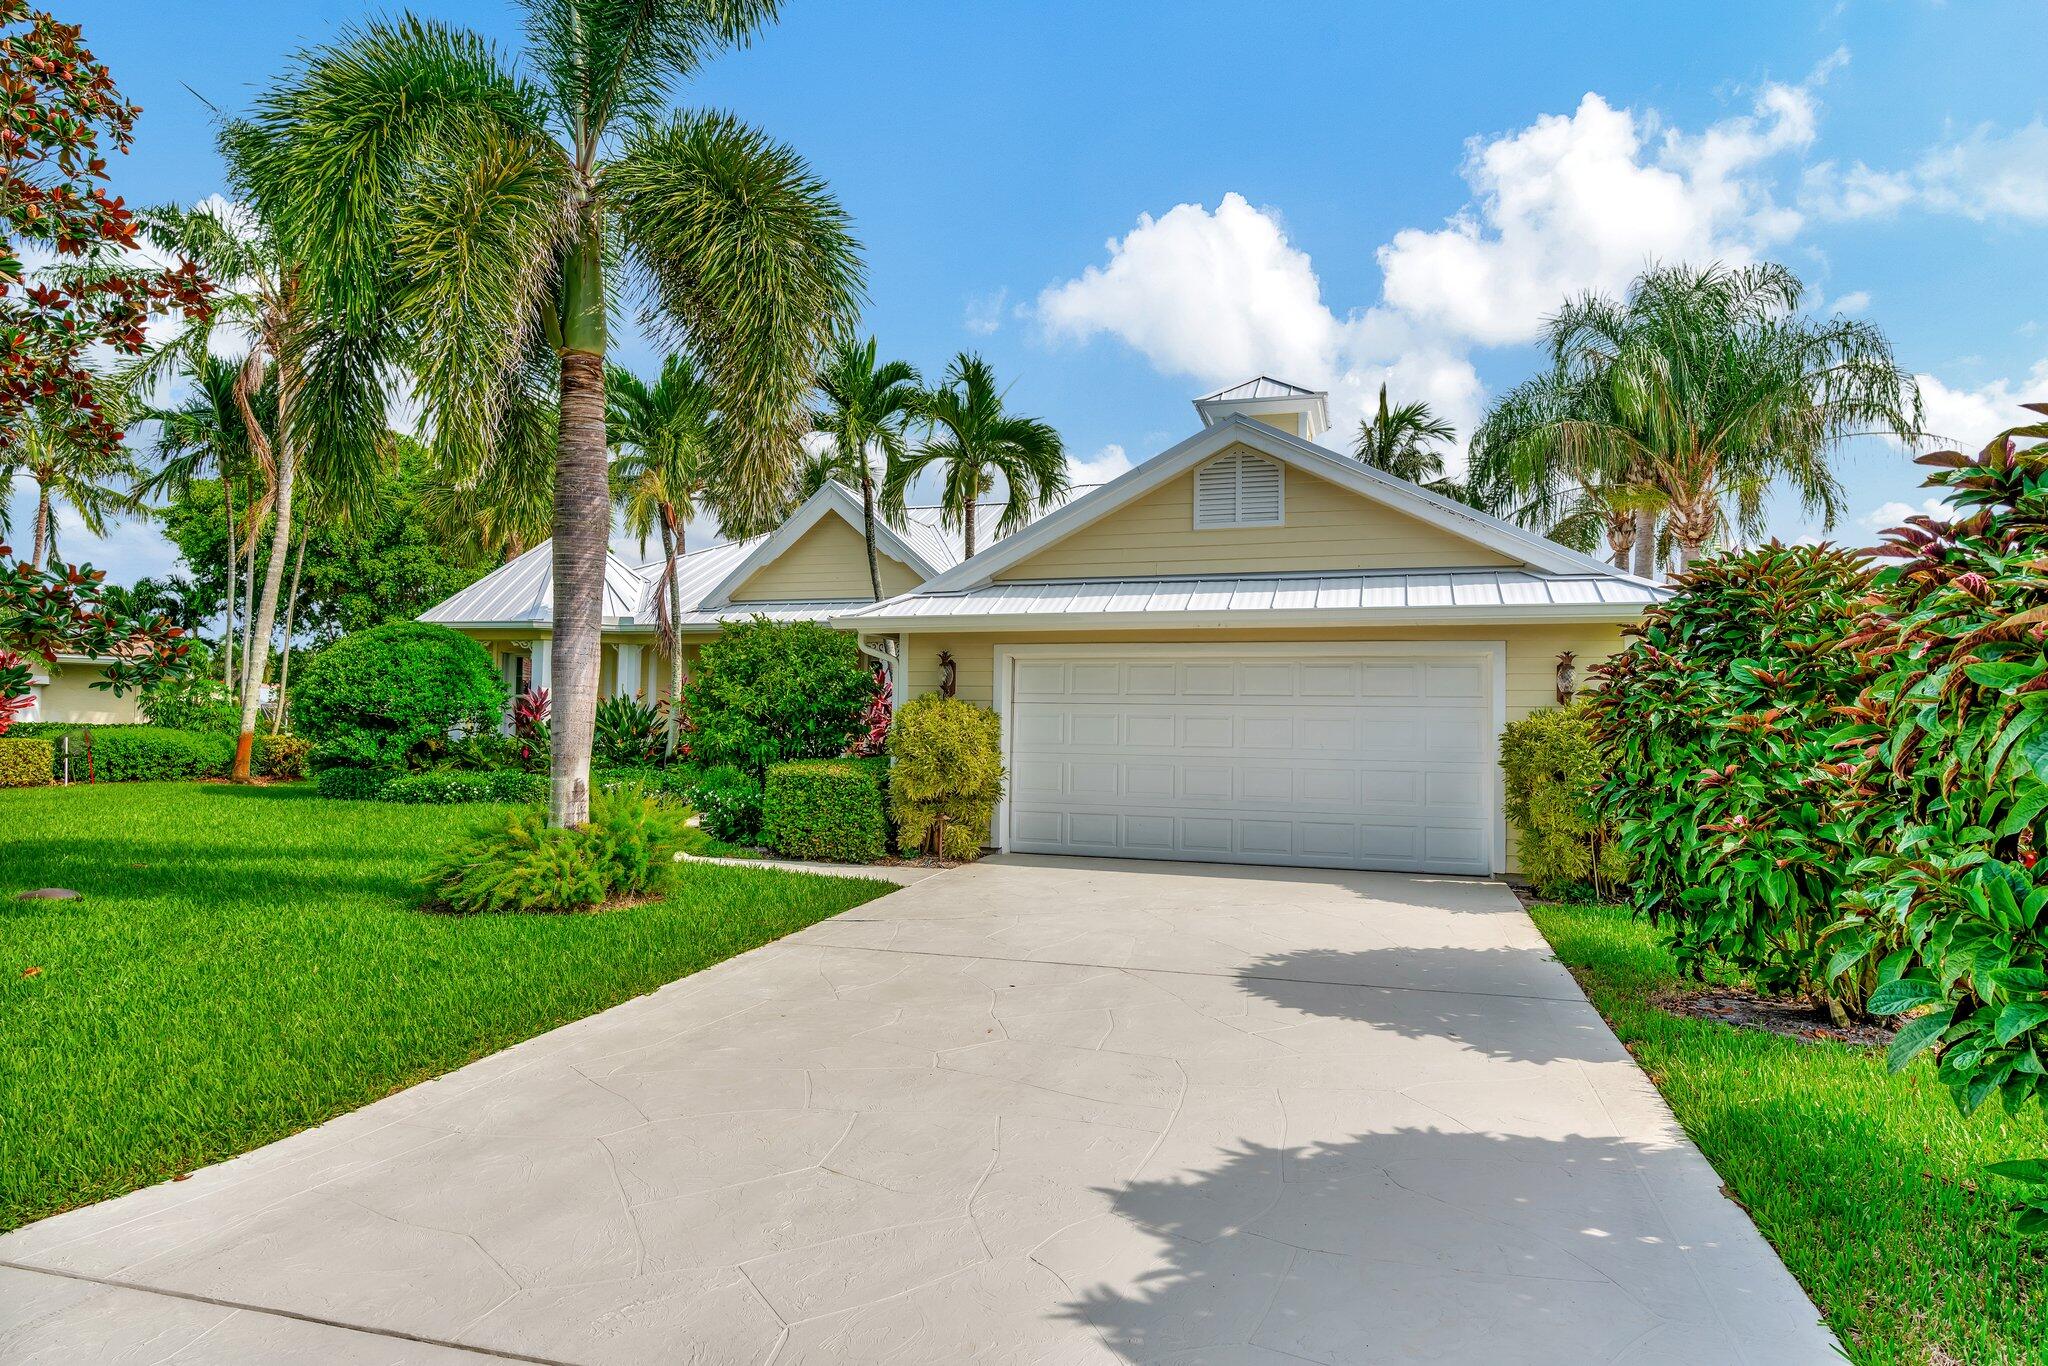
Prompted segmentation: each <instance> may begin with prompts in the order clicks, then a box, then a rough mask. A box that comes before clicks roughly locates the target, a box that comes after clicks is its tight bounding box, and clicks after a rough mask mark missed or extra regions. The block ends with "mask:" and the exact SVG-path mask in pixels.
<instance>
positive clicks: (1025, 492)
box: [882, 351, 1067, 556]
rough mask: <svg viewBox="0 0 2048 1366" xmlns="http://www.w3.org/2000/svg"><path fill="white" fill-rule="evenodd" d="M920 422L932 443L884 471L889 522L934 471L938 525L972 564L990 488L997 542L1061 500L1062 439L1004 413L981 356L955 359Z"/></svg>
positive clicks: (1031, 420) (1044, 426) (1044, 425)
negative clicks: (995, 492)
mask: <svg viewBox="0 0 2048 1366" xmlns="http://www.w3.org/2000/svg"><path fill="white" fill-rule="evenodd" d="M919 416H920V417H922V418H923V419H924V420H925V421H926V422H927V423H929V424H930V426H931V429H932V431H933V432H934V433H935V435H933V436H931V437H928V438H927V439H926V440H925V441H924V442H923V443H922V444H921V445H919V446H918V447H917V448H916V449H914V450H912V451H910V452H908V453H907V454H906V455H905V456H904V458H903V459H902V460H899V461H897V462H895V463H894V464H893V465H892V466H891V467H890V469H889V472H888V475H887V477H886V478H885V480H884V482H883V485H882V508H883V511H884V512H886V513H887V514H888V515H889V516H890V517H891V518H892V519H893V518H901V517H903V516H904V515H905V508H904V500H905V499H906V498H907V497H908V495H909V491H910V485H911V482H912V481H913V480H915V479H916V478H917V476H918V475H920V474H922V473H924V471H925V470H926V469H928V468H930V467H932V466H937V467H938V469H939V470H940V472H941V476H942V482H941V488H940V494H939V507H940V510H941V514H942V518H943V522H944V525H946V526H947V527H949V528H951V527H958V528H960V529H961V530H962V533H963V540H962V544H963V546H964V548H965V550H966V553H967V554H968V555H970V556H972V555H973V554H974V549H975V544H974V542H975V536H974V532H975V525H974V523H975V510H976V505H977V504H978V503H979V502H980V500H981V496H982V495H983V494H984V493H986V492H989V491H990V490H991V488H992V486H993V485H994V482H995V481H996V480H998V479H1000V480H1001V481H1002V483H1003V487H1004V491H1005V496H1004V503H1003V515H1002V517H1001V519H1000V520H999V521H997V523H996V534H997V535H998V536H1007V535H1009V534H1010V533H1011V532H1013V531H1016V530H1017V529H1019V528H1020V527H1022V526H1023V525H1024V524H1025V523H1027V522H1029V521H1030V520H1031V519H1032V518H1033V517H1034V516H1036V515H1037V514H1038V513H1039V512H1041V511H1043V510H1044V509H1045V508H1046V507H1048V506H1049V505H1051V504H1052V503H1054V502H1057V501H1058V500H1059V499H1060V498H1061V497H1062V496H1064V495H1065V493H1066V491H1067V448H1066V445H1065V444H1064V443H1063V442H1062V441H1061V440H1060V434H1059V433H1058V432H1057V431H1055V430H1054V429H1053V427H1052V424H1050V423H1048V422H1042V421H1040V420H1039V419H1038V418H1035V417H1021V416H1018V415H1017V414H1015V413H1009V412H1005V411H1004V409H1003V394H1002V391H1001V390H1000V389H998V388H997V387H996V376H995V371H994V370H992V369H990V368H989V364H988V362H987V361H985V360H983V359H982V358H981V357H980V356H977V355H973V354H972V353H970V352H966V351H963V352H961V353H960V354H959V355H957V356H955V357H954V358H953V363H952V365H950V366H948V367H947V369H946V378H945V381H944V382H943V383H941V384H940V385H939V386H938V387H936V388H934V389H929V390H927V391H926V392H925V394H924V397H923V399H922V400H921V402H920V403H919Z"/></svg>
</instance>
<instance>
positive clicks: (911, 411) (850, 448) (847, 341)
mask: <svg viewBox="0 0 2048 1366" xmlns="http://www.w3.org/2000/svg"><path fill="white" fill-rule="evenodd" d="M878 349H879V348H878V347H877V345H876V342H875V339H874V338H873V337H869V338H868V339H867V340H866V341H859V340H857V339H856V338H854V337H852V336H850V335H849V336H846V337H842V338H840V340H839V343H838V344H837V345H836V346H834V347H833V348H832V354H831V355H830V356H829V357H828V358H827V359H826V361H825V365H824V368H823V369H822V370H821V371H820V372H819V374H818V397H819V399H820V403H819V405H818V408H817V411H816V412H814V413H813V414H812V415H811V425H812V426H813V427H815V428H816V429H817V430H818V431H820V432H822V433H824V434H825V435H827V436H829V437H831V438H832V447H831V451H830V453H829V456H828V457H827V460H826V462H825V467H826V469H827V470H829V471H830V473H831V474H833V475H835V476H836V475H840V474H843V475H845V476H847V477H849V478H851V479H852V480H853V481H854V482H856V483H857V484H859V485H860V506H861V527H862V532H863V534H864V535H865V536H866V537H867V543H868V586H869V588H870V590H871V591H872V592H873V593H874V595H875V600H876V601H877V602H879V601H881V598H882V568H881V560H880V558H879V557H878V556H877V555H876V553H875V473H874V467H873V465H872V463H871V461H872V460H873V459H874V458H875V457H877V456H879V457H880V458H881V460H882V468H883V470H884V471H885V472H886V471H887V470H888V469H889V468H890V467H891V466H893V465H896V464H898V463H900V462H901V461H902V459H903V457H904V455H905V442H904V432H905V430H906V429H907V428H908V426H909V424H910V420H911V418H912V417H913V416H914V415H915V414H916V413H917V412H918V410H919V403H920V401H921V400H922V397H923V393H922V391H921V389H920V388H919V384H920V381H919V379H918V374H917V370H916V368H915V367H913V366H912V365H911V364H910V363H909V362H908V361H900V360H891V361H884V360H879V359H878V358H877V356H878ZM807 482H808V481H807Z"/></svg>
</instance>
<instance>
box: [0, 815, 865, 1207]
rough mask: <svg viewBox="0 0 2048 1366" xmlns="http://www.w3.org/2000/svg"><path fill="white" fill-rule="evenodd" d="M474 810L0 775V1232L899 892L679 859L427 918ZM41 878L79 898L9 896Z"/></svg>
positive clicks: (264, 1139) (298, 1124)
mask: <svg viewBox="0 0 2048 1366" xmlns="http://www.w3.org/2000/svg"><path fill="white" fill-rule="evenodd" d="M487 809H488V808H479V807H474V806H472V807H467V808H454V809H450V808H435V807H418V806H387V805H382V804H379V803H374V802H335V801H326V800H323V799H321V798H319V797H317V796H315V795H314V794H313V793H312V791H311V789H310V787H308V786H304V785H292V786H279V787H265V788H243V787H230V786H225V785H219V784H191V783H135V784H122V785H118V786H105V787H93V788H86V787H72V788H68V789H64V788H41V789H33V790H25V791H9V792H0V829H4V830H6V831H7V836H6V838H5V840H4V841H0V1230H4V1229H7V1228H12V1227H15V1226H17V1225H20V1224H23V1223H26V1222H28V1221H30V1220H33V1219H38V1218H41V1217H43V1216H45V1215H50V1214H55V1213H57V1212H58V1211H60V1210H64V1209H67V1208H69V1207H71V1206H73V1205H79V1204H84V1203H87V1202H90V1201H95V1200H104V1199H106V1198H108V1197H110V1196H115V1195H119V1194H121V1193H123V1192H124V1191H129V1190H133V1189H135V1188H137V1187H139V1186H144V1185H148V1184H151V1183H153V1182H156V1181H160V1180H163V1179H165V1178H167V1177H171V1176H175V1175H178V1174H180V1173H183V1172H187V1171H190V1170H192V1169H194V1168H197V1167H200V1166H204V1165H206V1164H207V1163H211V1162H217V1161H220V1160H221V1159H223V1158H226V1157H230V1156H233V1155H234V1154H236V1153H240V1152H245V1151H247V1150H248V1149H250V1148H254V1147H257V1146H259V1145H261V1144H264V1143H268V1142H270V1141H272V1140H274V1139H278V1138H282V1137H284V1136H285V1135H287V1134H290V1133H293V1132H295V1131H296V1130H299V1129H304V1128H306V1127H308V1126H310V1125H313V1124H318V1123H320V1122H321V1121H323V1120H326V1119H328V1118H331V1117H332V1116H334V1115H337V1114H340V1113H342V1112H344V1111H347V1110H352V1109H354V1108H356V1107H358V1106H360V1105H363V1104H365V1103H367V1102H369V1101H372V1100H375V1099H377V1098H378V1097H380V1096H383V1095H386V1094H388V1093H390V1092H393V1091H396V1090H399V1089H401V1088H403V1087H406V1086H409V1085H411V1084H413V1083H415V1082H418V1081H422V1080H424V1079H426V1078H428V1077H431V1076H434V1075H436V1074H438V1073H442V1072H446V1071H448V1070H450V1069H452V1068H455V1067H459V1066H461V1065H462V1064H464V1063H466V1062H469V1061H471V1060H473V1059H476V1058H480V1057H483V1056H484V1055H486V1054H489V1053H493V1052H496V1051H497V1050H499V1049H501V1048H504V1047H506V1046H508V1045H510V1044H513V1043H516V1042H518V1041H519V1040H521V1039H525V1038H529V1037H531V1036H533V1035H535V1034H538V1033H541V1032H543V1031H545V1030H547V1029H550V1028H553V1027H554V1026H556V1025H560V1024H564V1023H566V1022H568V1021H570V1020H574V1019H578V1018H580V1017H582V1016H585V1015H589V1014H591V1013H592V1012H594V1011H598V1010H602V1009H604V1008H605V1007H607V1006H611V1005H615V1004H617V1003H618V1002H620V1001H624V1000H626V999H628V998H630V997H633V996H636V995H640V994H642V993H645V992H647V991H651V990H653V989H654V988H655V987H658V986H660V985H662V984H663V983H665V982H669V981H672V980H674V979H676V978H678V977H683V976H686V975H688V974H689V973H692V972H695V971H697V970H698V969H700V968H704V967H707V966H709V965H710V964H713V963H716V962H718V961H720V960H721V959H724V958H728V957H731V956H732V955H733V954H736V953H739V952H742V951H743V950H746V949H750V948H753V947H755V946H756V945H759V944H763V943H766V942H768V941H769V940H771V939H775V938H778V937H780V936H781V935H785V934H788V933H789V932H791V931H793V930H797V929H801V928H802V927H803V926H805V925H809V924H811V923H813V922H815V921H818V920H822V919H824V918H825V917H827V916H831V915H835V914H837V913H838V912H840V911H843V910H845V909H847V908H848V907H850V906H854V905H857V904H859V903H860V902H863V901H866V900H868V899H869V898H871V897H875V896H878V895H880V894H882V893H884V892H887V891H891V890H894V889H893V888H892V887H890V886H889V885H888V884H886V883H881V882H875V881H870V880H867V879H859V878H844V877H810V876H804V875H801V874H792V873H783V872H777V871H774V870H769V869H743V868H739V869H736V868H721V867H717V866H715V865H705V864H685V865H682V866H681V867H679V868H678V869H677V876H676V881H675V884H674V888H673V890H672V891H671V893H670V894H669V895H668V896H667V897H666V898H665V899H664V900H662V901H659V902H651V903H647V904H644V905H639V906H633V907H628V908H624V909H620V910H614V911H608V912H603V913H599V914H594V915H581V916H516V917H515V916H479V917H469V918H458V917H450V916H436V915H429V914H425V913H422V912H420V911H418V910H416V909H414V907H415V905H416V903H417V900H418V890H417V888H416V886H415V884H414V879H415V878H416V877H418V876H419V874H420V873H421V872H422V871H423V870H424V869H425V867H426V865H427V863H428V862H429V860H430V859H431V857H432V856H433V854H434V853H436V852H437V851H438V850H439V849H440V847H441V846H442V845H444V844H445V843H446V842H447V841H448V840H449V839H450V838H451V836H452V835H454V834H455V833H458V832H459V831H461V830H462V829H465V828H466V827H467V826H468V825H469V824H470V823H471V822H473V821H475V820H477V818H478V817H479V815H480V814H482V813H483V812H484V811H485V810H487ZM45 886H58V887H68V888H71V889H74V890H76V891H79V892H82V893H84V897H83V899H82V900H78V901H21V900H18V899H16V898H15V896H14V895H13V894H14V893H15V892H17V891H20V890H23V889H26V888H31V887H45Z"/></svg>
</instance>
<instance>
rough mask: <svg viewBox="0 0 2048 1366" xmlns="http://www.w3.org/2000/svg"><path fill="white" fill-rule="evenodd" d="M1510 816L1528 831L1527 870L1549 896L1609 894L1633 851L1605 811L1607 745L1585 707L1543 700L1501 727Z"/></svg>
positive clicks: (1521, 858) (1524, 845)
mask: <svg viewBox="0 0 2048 1366" xmlns="http://www.w3.org/2000/svg"><path fill="white" fill-rule="evenodd" d="M1500 766H1501V772H1502V773H1503V775H1504V776H1505V777H1506V779H1507V781H1506V784H1505V792H1504V796H1505V798H1506V803H1505V804H1506V807H1507V817H1508V819H1509V820H1510V821H1512V822H1514V826H1515V829H1516V831H1517V832H1518V833H1519V835H1520V842H1519V843H1518V844H1517V846H1516V849H1515V856H1516V861H1517V862H1518V863H1520V864H1521V866H1522V876H1524V877H1526V878H1528V879H1529V881H1530V883H1531V884H1533V885H1534V886H1535V888H1536V894H1537V895H1538V896H1540V897H1542V898H1543V899H1544V900H1546V901H1567V900H1603V901H1604V900H1607V899H1609V896H1610V894H1611V893H1612V891H1613V890H1614V887H1615V884H1617V883H1620V882H1622V881H1624V880H1625V879H1626V878H1627V876H1628V856H1627V855H1626V854H1625V853H1623V852H1622V848H1621V845H1620V843H1619V842H1618V841H1616V840H1615V839H1614V838H1613V832H1612V831H1610V830H1608V829H1607V828H1606V827H1605V826H1604V825H1603V824H1602V823H1601V822H1600V820H1599V819H1598V817H1597V815H1596V814H1595V812H1594V809H1593V799H1594V794H1595V792H1596V791H1597V789H1598V788H1599V786H1600V782H1601V780H1602V779H1603V778H1605V777H1606V776H1607V756H1606V751H1605V750H1603V749H1602V748H1601V746H1600V741H1599V737H1598V736H1596V735H1595V734H1594V732H1593V718H1592V717H1591V716H1590V715H1589V714H1588V713H1587V711H1586V710H1585V708H1583V707H1543V708H1540V709H1538V710H1536V711H1532V712H1530V713H1529V714H1528V715H1527V716H1525V717H1523V718H1522V719H1521V720H1519V721H1510V722H1509V723H1508V727H1507V729H1506V730H1504V731H1502V732H1501V735H1500Z"/></svg>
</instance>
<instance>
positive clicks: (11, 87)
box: [0, 0, 208, 460]
mask: <svg viewBox="0 0 2048 1366" xmlns="http://www.w3.org/2000/svg"><path fill="white" fill-rule="evenodd" d="M140 112H141V111H140V110H139V109H138V108H136V106H134V105H131V104H128V103H126V102H124V101H123V100H122V98H121V93H120V91H119V90H117V89H116V88H115V86H114V82H113V78H112V76H111V75H109V74H108V71H107V68H106V67H105V66H104V65H102V64H101V63H100V62H99V60H98V59H97V58H95V57H94V56H93V55H92V53H91V52H90V51H88V50H87V49H86V48H85V47H84V45H83V44H82V43H80V41H79V30H78V28H77V26H76V25H71V24H60V23H58V22H57V21H56V20H55V19H53V18H51V17H50V15H49V14H47V13H45V12H43V11H42V10H37V9H31V8H30V7H29V6H28V4H27V3H26V0H0V338H4V339H5V344H4V345H0V460H4V459H5V458H6V455H7V448H8V447H9V446H11V445H13V444H14V443H15V440H16V431H17V427H18V424H19V422H20V420H21V418H22V416H23V414H24V413H25V412H26V411H27V410H28V409H30V408H32V407H36V406H39V405H41V406H44V408H45V413H44V418H45V420H54V421H55V422H56V424H57V426H58V428H59V429H60V431H59V433H58V434H59V435H60V436H61V439H62V441H63V443H64V444H66V445H67V446H70V447H72V448H75V449H77V450H79V451H81V452H84V453H86V456H87V457H89V458H91V459H102V458H107V457H110V456H112V455H113V454H114V452H115V451H116V450H117V449H118V446H119V443H120V441H121V428H120V424H119V423H118V422H116V421H115V420H114V419H113V418H111V417H109V416H108V415H107V414H106V413H105V412H104V411H103V410H102V407H101V400H102V398H103V396H104V395H103V393H102V391H101V388H100V386H99V384H98V383H97V381H96V379H95V376H94V374H93V372H92V370H91V369H90V368H88V366H87V363H86V358H87V356H88V355H89V353H90V352H91V349H92V348H93V347H94V346H98V345H105V346H108V347H111V348H112V349H113V350H114V351H115V352H117V353H123V354H127V355H133V354H135V353H136V352H138V351H140V350H141V349H142V346H143V340H144V337H143V330H142V329H143V324H144V323H145V322H147V321H148V320H149V317H150V315H151V314H152V313H162V312H166V311H171V310H178V311H182V312H183V313H184V314H185V316H186V317H188V318H192V319H203V318H204V317H205V316H206V313H207V307H208V305H207V291H208V286H207V282H206V280H205V278H204V277H203V276H202V275H201V274H200V273H199V270H198V269H197V267H195V266H194V265H193V264H192V263H191V262H189V261H187V262H181V263H180V264H179V265H177V266H176V267H174V268H171V269H166V270H142V269H133V268H125V267H122V266H120V265H116V264H111V263H110V258H111V257H112V256H113V255H114V254H116V253H118V252H119V251H121V250H122V249H124V248H128V247H133V246H135V245H136V237H135V219H134V216H133V215H132V214H130V213H129V211H128V210H127V209H126V208H124V207H122V204H121V201H120V200H119V199H115V198H111V197H109V196H108V194H107V193H106V191H105V190H104V189H103V188H102V186H103V184H104V182H105V181H106V179H107V163H106V158H105V156H104V155H103V153H104V152H105V151H107V150H113V151H119V152H125V151H127V150H128V147H129V144H130V142H131V140H132V137H133V132H134V127H135V116H136V115H137V114H138V113H140ZM25 246H33V247H37V248H41V249H45V250H48V251H51V252H53V253H54V254H55V255H56V257H57V258H58V262H59V268H58V269H54V270H50V271H45V272H44V273H43V278H42V279H39V280H37V281H36V282H34V283H32V284H31V283H28V282H27V280H26V272H25V270H24V269H23V266H22V250H23V248H24V247H25Z"/></svg>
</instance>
